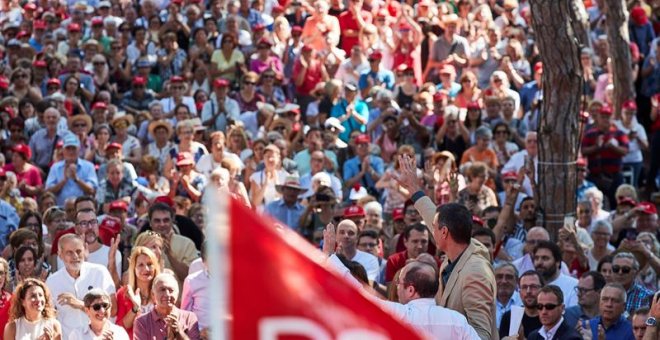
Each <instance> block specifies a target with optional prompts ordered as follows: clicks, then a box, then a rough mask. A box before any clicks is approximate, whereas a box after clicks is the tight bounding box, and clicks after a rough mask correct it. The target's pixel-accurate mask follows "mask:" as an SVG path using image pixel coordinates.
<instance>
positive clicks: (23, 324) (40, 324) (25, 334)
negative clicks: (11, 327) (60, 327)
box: [16, 316, 55, 340]
mask: <svg viewBox="0 0 660 340" xmlns="http://www.w3.org/2000/svg"><path fill="white" fill-rule="evenodd" d="M46 327H49V328H50V329H52V330H54V329H55V319H41V320H38V321H35V322H30V321H28V320H27V319H26V318H25V316H21V317H20V318H18V319H16V340H32V339H37V338H39V337H40V336H42V335H43V334H44V328H46Z"/></svg>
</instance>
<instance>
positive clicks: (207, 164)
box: [195, 151, 245, 179]
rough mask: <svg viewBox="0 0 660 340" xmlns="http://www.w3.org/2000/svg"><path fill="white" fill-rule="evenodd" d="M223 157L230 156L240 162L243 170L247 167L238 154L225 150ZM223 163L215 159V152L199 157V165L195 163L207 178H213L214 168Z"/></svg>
mask: <svg viewBox="0 0 660 340" xmlns="http://www.w3.org/2000/svg"><path fill="white" fill-rule="evenodd" d="M222 157H223V158H229V159H232V160H233V161H234V162H236V163H237V164H239V166H240V169H241V170H243V168H245V164H243V161H241V158H240V157H238V156H237V155H236V154H234V153H231V152H228V151H223V153H222ZM220 167H221V164H220V163H216V162H215V161H214V160H213V154H211V153H208V154H206V155H204V156H202V157H200V158H199V161H197V165H195V168H196V169H197V171H198V172H199V173H201V174H202V175H204V176H206V178H208V179H210V178H211V173H212V172H213V170H215V169H216V168H220Z"/></svg>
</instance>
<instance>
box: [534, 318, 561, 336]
mask: <svg viewBox="0 0 660 340" xmlns="http://www.w3.org/2000/svg"><path fill="white" fill-rule="evenodd" d="M562 322H564V317H562V318H561V319H559V322H557V324H556V325H554V326H552V328H550V329H549V330H548V331H546V330H545V326H543V327H541V329H540V330H539V335H540V336H542V337H543V339H545V340H550V339H552V337H554V336H555V334H556V333H557V330H558V329H559V326H561V323H562Z"/></svg>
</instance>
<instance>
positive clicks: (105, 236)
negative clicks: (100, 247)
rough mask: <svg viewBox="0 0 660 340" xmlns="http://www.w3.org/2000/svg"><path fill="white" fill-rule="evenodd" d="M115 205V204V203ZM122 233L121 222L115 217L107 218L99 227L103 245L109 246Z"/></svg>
mask: <svg viewBox="0 0 660 340" xmlns="http://www.w3.org/2000/svg"><path fill="white" fill-rule="evenodd" d="M113 203H114V202H113ZM120 232H121V221H119V219H118V218H116V217H114V216H105V217H104V218H103V222H101V224H100V225H99V238H100V239H101V243H103V244H105V245H106V246H109V245H110V243H111V242H112V239H113V238H115V237H117V235H119V233H120Z"/></svg>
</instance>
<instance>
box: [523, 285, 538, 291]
mask: <svg viewBox="0 0 660 340" xmlns="http://www.w3.org/2000/svg"><path fill="white" fill-rule="evenodd" d="M538 289H541V285H522V286H520V290H521V291H523V292H526V291H528V290H538Z"/></svg>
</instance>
